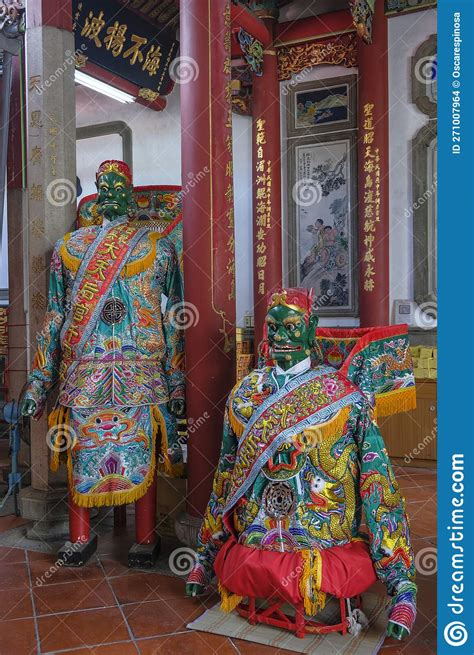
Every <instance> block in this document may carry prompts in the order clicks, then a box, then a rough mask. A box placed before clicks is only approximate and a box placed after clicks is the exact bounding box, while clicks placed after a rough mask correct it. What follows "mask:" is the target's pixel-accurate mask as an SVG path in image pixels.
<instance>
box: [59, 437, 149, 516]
mask: <svg viewBox="0 0 474 655" xmlns="http://www.w3.org/2000/svg"><path fill="white" fill-rule="evenodd" d="M153 443H154V442H153ZM155 460H156V458H155V448H154V446H153V452H152V456H151V465H150V470H149V471H148V473H147V475H146V478H145V479H144V480H143V482H142V483H140V484H139V485H137V486H136V487H133V489H125V490H123V491H110V492H108V493H94V492H91V493H87V494H81V493H78V492H77V491H76V490H75V488H74V475H73V466H72V456H71V451H70V450H68V453H67V470H68V482H69V485H68V486H69V489H70V491H71V495H72V500H73V501H74V503H75V504H76V505H78V506H79V507H103V506H104V505H113V506H116V505H127V504H128V503H134V502H135V501H137V500H139V499H140V498H142V496H144V495H145V493H146V492H147V491H148V489H149V488H150V486H151V484H152V482H153V480H154V477H155V470H156V461H155Z"/></svg>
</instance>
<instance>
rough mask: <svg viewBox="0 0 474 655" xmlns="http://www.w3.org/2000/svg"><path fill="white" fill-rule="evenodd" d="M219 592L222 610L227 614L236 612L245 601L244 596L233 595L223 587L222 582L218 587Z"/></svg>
mask: <svg viewBox="0 0 474 655" xmlns="http://www.w3.org/2000/svg"><path fill="white" fill-rule="evenodd" d="M217 591H218V592H219V594H220V596H221V610H222V611H223V612H226V613H227V614H228V613H229V612H232V611H233V610H235V608H236V607H237V605H239V604H240V603H241V602H242V600H243V596H237V594H233V593H232V592H231V591H229V590H228V589H226V588H225V587H223V586H222V585H221V583H220V582H219V584H218V585H217Z"/></svg>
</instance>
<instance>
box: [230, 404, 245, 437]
mask: <svg viewBox="0 0 474 655" xmlns="http://www.w3.org/2000/svg"><path fill="white" fill-rule="evenodd" d="M229 423H230V427H231V428H232V429H233V431H234V432H235V434H236V436H237V437H241V436H242V434H243V433H244V426H243V425H242V423H241V422H240V421H239V419H238V418H237V417H236V415H235V414H234V412H233V411H232V405H231V406H230V407H229Z"/></svg>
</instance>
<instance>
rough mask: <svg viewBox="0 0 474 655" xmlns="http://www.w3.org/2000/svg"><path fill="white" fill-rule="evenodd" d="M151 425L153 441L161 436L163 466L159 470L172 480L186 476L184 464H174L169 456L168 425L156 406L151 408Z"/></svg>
mask: <svg viewBox="0 0 474 655" xmlns="http://www.w3.org/2000/svg"><path fill="white" fill-rule="evenodd" d="M151 425H152V433H153V441H155V439H156V437H157V436H158V434H159V435H160V439H161V440H160V444H161V455H162V457H163V464H161V463H160V464H159V465H158V468H159V470H160V471H163V473H164V474H165V475H169V476H170V477H172V478H180V477H182V476H183V475H184V464H183V462H178V463H177V464H173V463H172V462H171V459H170V456H169V454H168V433H167V431H166V423H165V419H164V418H163V415H162V413H161V412H160V410H159V409H158V407H157V406H156V405H153V406H152V408H151Z"/></svg>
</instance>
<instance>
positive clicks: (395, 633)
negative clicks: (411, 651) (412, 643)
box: [387, 621, 410, 641]
mask: <svg viewBox="0 0 474 655" xmlns="http://www.w3.org/2000/svg"><path fill="white" fill-rule="evenodd" d="M409 634H410V633H409V632H408V630H407V629H406V628H404V627H403V626H402V625H400V624H398V623H393V621H389V622H388V625H387V636H388V637H392V638H393V639H397V640H398V641H402V640H403V639H406V638H407V637H408V635H409Z"/></svg>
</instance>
